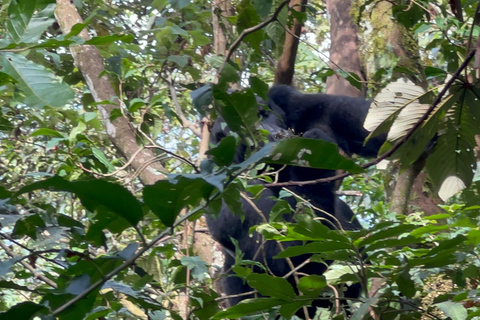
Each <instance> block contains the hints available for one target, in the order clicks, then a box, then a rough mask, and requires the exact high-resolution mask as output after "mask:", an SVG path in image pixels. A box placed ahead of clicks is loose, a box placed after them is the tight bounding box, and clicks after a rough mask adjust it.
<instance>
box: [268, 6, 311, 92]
mask: <svg viewBox="0 0 480 320" xmlns="http://www.w3.org/2000/svg"><path fill="white" fill-rule="evenodd" d="M306 4H307V0H291V1H290V3H289V6H290V8H292V9H293V10H296V11H299V12H305V6H306ZM302 27H303V23H300V22H299V21H298V20H297V19H294V21H293V25H292V28H291V29H289V30H288V31H287V32H286V33H285V44H284V46H283V52H282V56H281V57H280V59H279V60H278V64H277V67H276V69H275V80H274V82H275V83H278V84H287V85H291V84H292V82H293V75H294V74H295V59H296V58H297V51H298V43H299V38H300V34H301V33H302Z"/></svg>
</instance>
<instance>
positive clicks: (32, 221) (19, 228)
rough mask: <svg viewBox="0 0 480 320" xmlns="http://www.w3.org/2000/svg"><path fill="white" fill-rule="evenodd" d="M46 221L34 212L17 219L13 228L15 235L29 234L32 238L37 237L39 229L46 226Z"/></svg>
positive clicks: (13, 234)
mask: <svg viewBox="0 0 480 320" xmlns="http://www.w3.org/2000/svg"><path fill="white" fill-rule="evenodd" d="M45 226H46V225H45V221H44V220H43V218H42V217H41V216H40V215H39V214H38V213H36V214H32V215H30V216H27V217H24V218H22V219H20V220H18V221H17V223H16V224H15V227H14V228H13V232H12V236H13V237H15V238H16V237H19V238H20V237H23V236H29V237H30V238H32V239H37V231H38V230H39V229H40V230H41V229H43V228H45Z"/></svg>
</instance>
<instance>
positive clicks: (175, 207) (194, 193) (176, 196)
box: [143, 174, 226, 226]
mask: <svg viewBox="0 0 480 320" xmlns="http://www.w3.org/2000/svg"><path fill="white" fill-rule="evenodd" d="M225 177H226V176H222V175H220V176H216V175H208V176H202V175H193V174H192V175H179V176H174V177H173V178H172V179H170V180H162V181H158V182H157V183H155V184H154V185H151V186H146V187H145V188H144V189H143V200H144V201H145V204H146V205H147V206H149V207H150V209H151V210H152V212H153V213H154V214H155V215H156V216H158V217H159V218H160V220H162V222H163V223H164V224H165V225H166V226H172V225H173V224H174V222H175V219H176V217H177V216H178V214H179V213H180V210H182V209H183V208H188V207H193V206H198V205H199V204H200V201H201V200H207V199H208V198H209V196H210V195H211V193H212V191H213V190H214V188H215V187H217V189H220V190H222V189H223V184H222V181H223V180H224V179H225Z"/></svg>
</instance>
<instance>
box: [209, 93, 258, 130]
mask: <svg viewBox="0 0 480 320" xmlns="http://www.w3.org/2000/svg"><path fill="white" fill-rule="evenodd" d="M213 96H214V97H215V99H218V100H221V101H222V102H223V104H224V106H223V108H221V109H220V110H219V111H220V114H221V115H222V117H223V119H224V120H225V122H226V123H227V124H228V127H229V128H230V130H232V131H234V132H237V133H239V134H243V135H245V134H246V135H247V136H249V137H253V132H252V128H253V126H254V123H255V121H257V119H258V116H257V113H258V109H257V100H256V98H255V95H254V94H253V91H252V90H251V89H246V90H244V91H236V92H233V93H232V94H228V93H226V92H224V91H222V90H219V89H217V88H214V89H213Z"/></svg>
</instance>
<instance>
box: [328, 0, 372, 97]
mask: <svg viewBox="0 0 480 320" xmlns="http://www.w3.org/2000/svg"><path fill="white" fill-rule="evenodd" d="M350 8H351V1H350V0H327V11H328V14H329V16H330V38H331V42H332V43H331V46H330V67H331V68H332V69H333V70H343V71H344V72H353V73H355V74H356V75H357V76H358V77H359V78H360V81H365V77H364V75H363V70H362V67H361V64H360V58H359V55H358V36H357V27H356V26H355V24H354V23H353V22H352V19H351V16H350ZM326 93H328V94H341V95H345V96H350V97H365V90H364V89H363V90H358V89H357V88H356V87H354V86H352V85H351V84H350V82H348V81H347V80H346V79H345V78H344V77H342V76H340V75H338V74H337V75H334V76H331V77H329V78H328V79H327V89H326Z"/></svg>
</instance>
